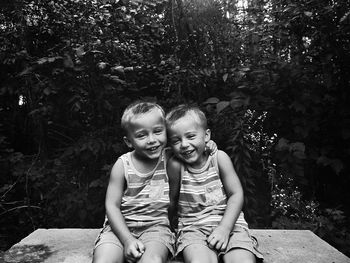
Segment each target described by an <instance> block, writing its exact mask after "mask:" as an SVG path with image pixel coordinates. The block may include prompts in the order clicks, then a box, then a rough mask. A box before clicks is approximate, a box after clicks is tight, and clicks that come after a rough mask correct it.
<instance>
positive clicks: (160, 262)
mask: <svg viewBox="0 0 350 263" xmlns="http://www.w3.org/2000/svg"><path fill="white" fill-rule="evenodd" d="M150 262H152V263H166V260H165V259H163V258H162V257H161V256H160V255H144V256H143V257H142V258H141V259H140V260H139V261H138V263H150Z"/></svg>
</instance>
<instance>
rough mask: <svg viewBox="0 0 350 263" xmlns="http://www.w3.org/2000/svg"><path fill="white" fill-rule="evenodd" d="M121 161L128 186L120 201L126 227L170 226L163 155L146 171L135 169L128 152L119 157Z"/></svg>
mask: <svg viewBox="0 0 350 263" xmlns="http://www.w3.org/2000/svg"><path fill="white" fill-rule="evenodd" d="M120 158H121V159H122V161H123V164H124V171H125V179H126V182H127V188H126V190H125V192H124V195H123V197H122V202H121V207H120V209H121V212H122V214H123V216H124V219H125V222H126V224H127V226H128V227H129V228H137V227H145V226H152V225H156V224H165V225H169V219H168V207H169V202H170V201H169V183H168V177H167V174H166V167H165V155H164V151H163V154H162V155H161V156H160V161H159V162H158V164H157V165H156V167H155V169H154V170H153V171H152V172H151V173H148V174H142V173H140V172H138V171H136V169H135V167H134V166H133V165H132V163H131V155H130V153H126V154H124V155H122V156H121V157H120Z"/></svg>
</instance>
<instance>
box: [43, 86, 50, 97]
mask: <svg viewBox="0 0 350 263" xmlns="http://www.w3.org/2000/svg"><path fill="white" fill-rule="evenodd" d="M43 92H44V94H45V95H46V96H48V95H50V93H51V89H50V88H49V87H47V88H45V89H44V90H43Z"/></svg>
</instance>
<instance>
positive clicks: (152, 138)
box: [148, 134, 156, 143]
mask: <svg viewBox="0 0 350 263" xmlns="http://www.w3.org/2000/svg"><path fill="white" fill-rule="evenodd" d="M155 141H156V138H155V136H154V135H152V134H150V135H149V136H148V143H154V142H155Z"/></svg>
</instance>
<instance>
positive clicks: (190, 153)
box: [181, 150, 195, 158]
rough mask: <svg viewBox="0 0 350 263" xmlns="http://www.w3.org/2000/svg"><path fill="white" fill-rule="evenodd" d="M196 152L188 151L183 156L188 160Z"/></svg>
mask: <svg viewBox="0 0 350 263" xmlns="http://www.w3.org/2000/svg"><path fill="white" fill-rule="evenodd" d="M194 151H195V150H188V151H184V152H182V153H181V155H182V156H183V157H185V158H188V157H190V156H191V155H192V153H194Z"/></svg>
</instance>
